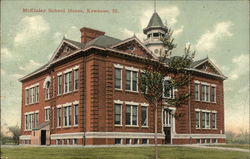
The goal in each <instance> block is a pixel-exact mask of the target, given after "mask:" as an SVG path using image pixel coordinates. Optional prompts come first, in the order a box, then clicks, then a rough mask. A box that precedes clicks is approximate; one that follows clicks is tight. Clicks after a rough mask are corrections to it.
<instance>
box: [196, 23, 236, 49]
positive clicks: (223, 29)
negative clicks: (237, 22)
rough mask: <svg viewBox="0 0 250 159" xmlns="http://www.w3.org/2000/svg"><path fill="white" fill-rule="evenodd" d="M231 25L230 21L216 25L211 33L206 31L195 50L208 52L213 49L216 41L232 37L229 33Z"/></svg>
mask: <svg viewBox="0 0 250 159" xmlns="http://www.w3.org/2000/svg"><path fill="white" fill-rule="evenodd" d="M232 25H233V24H232V22H231V21H227V22H220V23H217V24H216V25H215V26H214V28H213V30H212V31H210V30H208V31H207V32H206V33H204V34H203V35H201V37H200V39H199V40H198V41H197V44H196V46H195V47H196V50H197V51H210V50H211V49H214V48H215V47H216V44H217V42H218V40H220V39H222V38H224V37H231V36H232V35H233V34H232V33H231V32H230V31H229V29H230V27H231V26H232Z"/></svg>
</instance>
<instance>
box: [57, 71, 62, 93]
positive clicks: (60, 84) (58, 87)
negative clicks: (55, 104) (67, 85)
mask: <svg viewBox="0 0 250 159" xmlns="http://www.w3.org/2000/svg"><path fill="white" fill-rule="evenodd" d="M57 79H58V81H57V94H58V95H61V94H62V75H60V76H58V77H57Z"/></svg>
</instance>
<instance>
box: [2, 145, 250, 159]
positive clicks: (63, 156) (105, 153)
mask: <svg viewBox="0 0 250 159" xmlns="http://www.w3.org/2000/svg"><path fill="white" fill-rule="evenodd" d="M248 155H249V154H248V153H247V152H236V151H222V150H214V149H197V148H188V147H174V146H173V147H172V146H171V147H160V159H225V158H226V159H247V158H248ZM1 157H2V158H3V159H4V158H5V157H8V159H152V158H154V148H153V147H112V148H81V147H72V148H71V147H67V148H63V147H60V148H59V147H12V148H2V149H1Z"/></svg>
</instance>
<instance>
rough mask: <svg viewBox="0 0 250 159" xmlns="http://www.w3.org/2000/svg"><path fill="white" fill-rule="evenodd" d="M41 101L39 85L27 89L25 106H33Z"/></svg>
mask: <svg viewBox="0 0 250 159" xmlns="http://www.w3.org/2000/svg"><path fill="white" fill-rule="evenodd" d="M38 101H39V85H38V84H36V85H35V86H31V88H26V89H25V104H26V105H28V104H33V103H37V102H38Z"/></svg>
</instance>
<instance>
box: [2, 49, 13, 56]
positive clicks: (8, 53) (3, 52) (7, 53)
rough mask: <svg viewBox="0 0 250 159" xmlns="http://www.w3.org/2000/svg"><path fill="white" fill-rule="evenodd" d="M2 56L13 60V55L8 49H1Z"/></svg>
mask: <svg viewBox="0 0 250 159" xmlns="http://www.w3.org/2000/svg"><path fill="white" fill-rule="evenodd" d="M1 56H2V57H6V58H11V57H12V54H11V52H10V51H9V49H8V48H1Z"/></svg>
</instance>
